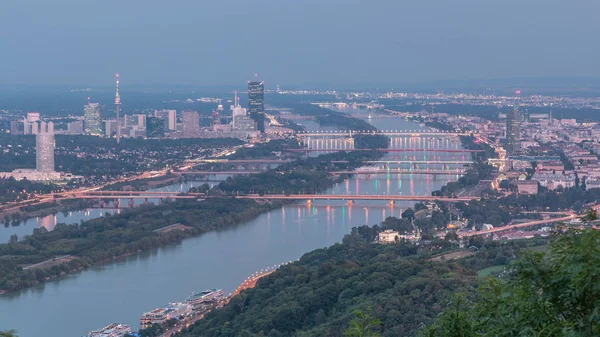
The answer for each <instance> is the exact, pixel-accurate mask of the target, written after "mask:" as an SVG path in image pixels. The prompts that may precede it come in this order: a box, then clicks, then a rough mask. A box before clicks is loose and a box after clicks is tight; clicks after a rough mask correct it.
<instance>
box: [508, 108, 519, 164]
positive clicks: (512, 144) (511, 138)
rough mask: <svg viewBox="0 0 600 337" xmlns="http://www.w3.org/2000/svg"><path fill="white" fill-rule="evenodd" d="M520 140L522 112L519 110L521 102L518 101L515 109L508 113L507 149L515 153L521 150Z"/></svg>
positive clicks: (510, 152)
mask: <svg viewBox="0 0 600 337" xmlns="http://www.w3.org/2000/svg"><path fill="white" fill-rule="evenodd" d="M520 140H521V113H520V112H519V103H516V104H515V107H514V109H513V110H512V111H509V112H508V114H507V115H506V141H507V146H506V150H507V152H508V153H509V154H514V153H515V152H517V151H518V150H519V148H520V146H519V142H520Z"/></svg>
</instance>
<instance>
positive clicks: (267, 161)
mask: <svg viewBox="0 0 600 337" xmlns="http://www.w3.org/2000/svg"><path fill="white" fill-rule="evenodd" d="M293 161H294V160H293V159H241V160H239V159H202V160H198V161H196V163H209V164H210V163H214V164H285V163H291V162H293ZM331 163H332V164H346V163H348V161H347V160H332V161H331ZM363 163H365V164H448V165H451V164H457V165H467V164H472V163H473V161H472V160H441V159H440V160H412V159H404V160H365V161H363Z"/></svg>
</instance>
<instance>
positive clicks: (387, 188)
mask: <svg viewBox="0 0 600 337" xmlns="http://www.w3.org/2000/svg"><path fill="white" fill-rule="evenodd" d="M370 121H371V123H372V124H373V125H375V126H376V127H378V128H381V129H420V128H422V127H420V126H419V125H416V124H414V123H411V122H407V121H404V120H402V119H385V118H382V119H377V118H375V119H371V120H370ZM438 145H439V146H440V147H444V148H456V147H458V145H457V144H455V143H451V142H445V141H440V143H439V144H438ZM395 146H398V147H404V146H406V147H407V144H399V145H395ZM409 155H410V156H412V158H413V159H423V158H426V157H429V158H432V156H433V154H432V153H431V152H428V153H427V154H422V153H412V154H406V153H395V154H389V155H386V158H388V159H390V160H392V159H398V158H403V157H405V156H409ZM465 156H469V155H468V154H459V153H444V154H438V155H436V158H440V159H452V160H464V159H465ZM466 159H468V158H466ZM455 179H457V176H455V175H454V176H431V175H402V176H399V175H390V176H387V175H375V176H371V177H366V176H361V177H355V178H351V179H349V180H347V181H345V182H342V183H340V184H338V185H336V186H334V187H332V188H331V189H329V190H328V191H327V193H335V194H340V193H357V194H405V195H408V194H423V195H426V194H429V193H431V191H433V190H435V189H439V188H440V187H441V186H442V185H443V184H445V183H446V182H448V181H449V180H455ZM201 183H203V182H190V183H189V184H196V185H199V184H201ZM187 187H189V186H187V185H180V184H176V185H175V186H171V187H165V188H162V190H168V189H173V188H175V189H179V188H182V189H184V188H187ZM407 206H408V204H407V203H405V204H396V205H392V206H390V205H388V204H387V203H386V202H374V201H360V202H359V201H357V202H356V203H354V204H353V205H346V204H345V203H343V202H337V203H327V202H315V203H314V204H312V205H308V204H306V203H298V204H293V205H287V206H284V207H282V208H280V209H276V210H273V211H271V212H268V213H265V214H262V215H260V216H259V217H258V218H256V219H255V220H252V221H249V222H247V223H245V224H242V225H240V226H235V227H232V228H229V229H227V230H222V231H217V232H211V233H207V234H204V235H202V236H198V237H194V238H189V239H186V240H184V241H183V242H182V243H181V244H177V245H171V246H167V247H163V248H160V249H157V250H155V251H151V252H144V253H141V254H137V255H133V256H128V257H124V258H120V259H118V260H117V261H115V262H112V263H108V264H103V265H96V266H93V267H91V268H89V269H87V270H85V271H83V272H79V273H74V274H71V275H67V276H64V277H62V278H60V279H57V280H53V281H50V282H47V283H45V284H40V285H37V286H34V287H32V288H29V289H25V290H22V291H17V292H12V293H8V294H4V295H2V296H0V330H2V329H16V330H17V332H18V335H19V336H20V337H40V336H52V337H54V336H57V337H58V336H61V337H71V336H72V337H78V336H82V335H84V334H86V333H87V332H88V331H89V330H92V329H97V328H101V327H103V326H105V325H108V324H110V323H112V322H122V323H126V324H130V325H131V326H132V327H133V328H134V329H136V328H138V326H139V323H138V322H139V317H140V315H141V314H142V313H144V312H146V311H150V310H152V309H154V308H156V307H159V306H161V305H164V304H166V303H168V302H174V301H182V300H184V299H185V298H186V297H187V296H188V295H190V294H191V293H192V292H193V291H201V290H205V289H208V288H222V289H223V290H224V291H225V292H226V293H229V292H231V291H233V290H234V289H235V288H236V287H237V286H238V285H239V284H240V283H241V282H242V281H243V280H244V279H245V278H246V277H247V276H249V275H250V274H251V273H253V272H255V271H258V270H260V269H262V268H265V267H268V266H273V265H275V264H280V263H282V262H288V261H291V260H296V259H298V258H299V257H300V256H302V254H304V253H306V252H309V251H312V250H314V249H317V248H322V247H327V246H330V245H332V244H334V243H336V242H340V241H341V239H342V238H343V236H344V234H347V233H348V232H349V231H350V229H351V228H352V227H354V226H356V225H362V224H371V225H372V224H376V223H379V222H380V221H382V220H383V219H385V218H386V217H388V216H399V215H400V213H401V212H402V211H403V209H405V208H406V207H407ZM88 211H89V212H91V213H89V215H86V214H88V213H86V212H88ZM105 211H106V210H86V211H82V212H83V213H81V212H72V214H71V215H70V216H67V217H64V216H63V215H62V214H58V215H56V216H52V217H53V218H50V219H51V221H49V223H50V224H52V223H57V222H67V223H73V222H79V220H81V219H87V218H91V217H93V216H98V215H100V214H101V213H103V212H105ZM94 212H98V213H94ZM31 221H32V222H30V223H29V224H24V226H19V227H9V228H0V231H7V233H8V232H11V233H13V232H14V233H17V232H15V230H17V231H18V230H21V229H19V228H20V227H23V228H25V229H26V230H23V232H20V233H19V235H24V234H28V233H30V232H31V230H32V228H33V227H35V226H44V224H43V221H42V220H36V219H32V220H31ZM45 221H47V222H48V220H45ZM49 229H51V228H49ZM8 235H9V236H10V234H8ZM4 236H6V234H4V235H3V237H4Z"/></svg>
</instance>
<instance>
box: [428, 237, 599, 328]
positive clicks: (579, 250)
mask: <svg viewBox="0 0 600 337" xmlns="http://www.w3.org/2000/svg"><path fill="white" fill-rule="evenodd" d="M598 247H600V232H599V231H597V230H587V231H584V232H578V231H571V232H569V233H566V234H563V235H560V236H559V237H558V238H557V239H556V240H554V241H553V242H552V243H551V244H550V246H549V248H548V249H546V250H545V251H543V252H541V251H533V252H529V253H527V254H525V255H524V256H523V257H521V258H520V259H518V260H517V261H516V262H514V263H512V264H511V265H510V268H508V269H505V272H503V273H502V274H501V275H500V277H499V278H489V279H488V280H487V281H485V282H484V283H483V284H482V286H480V287H479V290H478V292H477V294H476V296H473V294H472V293H467V295H471V296H465V297H461V296H455V297H454V300H453V301H452V302H450V303H449V305H448V306H447V308H446V309H445V310H444V312H443V313H442V314H441V315H440V317H439V318H438V319H436V321H435V322H434V323H433V324H431V325H430V326H428V327H427V328H425V329H423V330H422V331H421V336H423V337H454V336H462V337H484V336H485V337H487V336H489V337H495V336H549V337H554V336H556V337H562V336H566V337H569V336H573V337H575V336H581V337H592V336H600V316H599V315H600V314H599V312H600V303H599V302H598V298H600V288H599V287H598V280H599V279H600V269H599V268H598V265H599V264H600V249H599V248H598ZM456 293H460V291H457V292H456Z"/></svg>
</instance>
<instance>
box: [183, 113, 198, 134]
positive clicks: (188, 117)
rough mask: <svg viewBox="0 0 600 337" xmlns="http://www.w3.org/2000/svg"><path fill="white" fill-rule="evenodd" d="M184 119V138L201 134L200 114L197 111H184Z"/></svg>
mask: <svg viewBox="0 0 600 337" xmlns="http://www.w3.org/2000/svg"><path fill="white" fill-rule="evenodd" d="M182 121H183V137H184V138H195V137H198V136H199V135H200V115H198V113H197V112H195V111H184V112H183V114H182Z"/></svg>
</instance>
